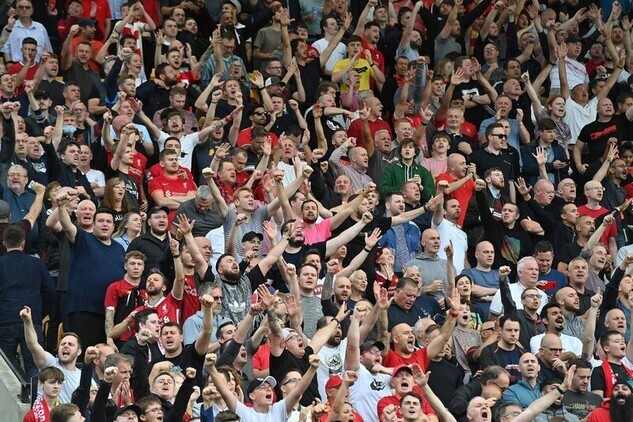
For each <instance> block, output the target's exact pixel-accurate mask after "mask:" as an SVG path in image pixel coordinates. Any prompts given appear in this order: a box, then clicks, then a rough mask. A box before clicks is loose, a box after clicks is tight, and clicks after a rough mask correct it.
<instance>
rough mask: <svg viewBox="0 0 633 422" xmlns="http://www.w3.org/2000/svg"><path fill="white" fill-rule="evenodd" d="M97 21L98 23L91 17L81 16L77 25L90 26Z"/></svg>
mask: <svg viewBox="0 0 633 422" xmlns="http://www.w3.org/2000/svg"><path fill="white" fill-rule="evenodd" d="M95 23H97V21H96V20H94V19H90V18H81V19H79V20H78V21H77V25H79V26H90V25H94V24H95Z"/></svg>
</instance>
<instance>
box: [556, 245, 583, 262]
mask: <svg viewBox="0 0 633 422" xmlns="http://www.w3.org/2000/svg"><path fill="white" fill-rule="evenodd" d="M580 252H582V246H580V245H579V244H578V243H577V242H574V243H570V244H568V245H565V246H564V247H563V249H562V250H561V251H560V254H556V256H555V257H554V267H556V266H557V265H558V263H559V262H563V263H565V264H569V261H571V260H572V259H574V258H576V257H577V256H580Z"/></svg>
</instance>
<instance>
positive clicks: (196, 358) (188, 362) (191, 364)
mask: <svg viewBox="0 0 633 422" xmlns="http://www.w3.org/2000/svg"><path fill="white" fill-rule="evenodd" d="M166 360H167V361H169V362H171V363H173V364H174V368H173V369H172V370H173V371H176V367H178V368H180V370H179V371H176V372H182V373H183V374H184V373H185V372H186V370H187V368H195V369H196V370H197V374H196V385H201V381H202V368H203V366H204V354H203V355H199V354H198V352H197V351H196V347H195V343H192V344H189V345H187V346H183V348H182V353H180V354H179V355H178V356H174V357H173V358H168V357H165V356H163V355H158V356H152V361H151V363H150V371H151V369H152V367H153V366H154V365H155V364H157V363H158V362H164V361H166Z"/></svg>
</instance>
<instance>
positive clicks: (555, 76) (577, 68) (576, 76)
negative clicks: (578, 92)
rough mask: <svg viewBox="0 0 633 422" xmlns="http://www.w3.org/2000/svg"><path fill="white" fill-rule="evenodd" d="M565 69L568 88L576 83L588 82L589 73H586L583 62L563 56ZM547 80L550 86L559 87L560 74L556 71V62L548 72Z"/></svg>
mask: <svg viewBox="0 0 633 422" xmlns="http://www.w3.org/2000/svg"><path fill="white" fill-rule="evenodd" d="M565 70H567V83H568V85H569V89H570V90H571V89H573V88H574V87H575V86H576V85H579V84H586V83H589V75H588V74H587V68H586V67H585V65H584V64H582V63H580V62H579V61H578V60H574V59H570V58H569V57H566V58H565ZM549 80H550V81H551V82H552V83H551V88H554V89H560V76H559V71H558V64H556V66H554V67H553V68H552V71H551V72H550V73H549Z"/></svg>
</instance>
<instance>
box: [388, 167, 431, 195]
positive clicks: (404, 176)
mask: <svg viewBox="0 0 633 422" xmlns="http://www.w3.org/2000/svg"><path fill="white" fill-rule="evenodd" d="M416 174H417V175H418V176H420V180H422V187H423V189H422V192H421V194H420V202H422V203H425V202H426V201H428V200H429V199H431V197H432V196H433V195H435V182H434V181H433V176H431V172H429V171H428V170H427V169H425V168H424V167H422V166H421V165H419V164H418V163H416V162H415V161H414V162H413V164H412V165H410V166H407V165H405V164H403V163H402V162H400V161H399V162H397V163H393V164H389V165H388V166H387V167H385V171H384V172H383V174H382V178H381V179H380V186H379V187H378V190H379V191H380V196H381V197H382V198H383V199H384V198H385V197H387V195H389V194H390V193H393V192H399V191H401V190H402V187H403V186H404V184H405V183H406V182H407V181H408V180H409V179H411V178H412V177H413V176H415V175H416Z"/></svg>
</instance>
